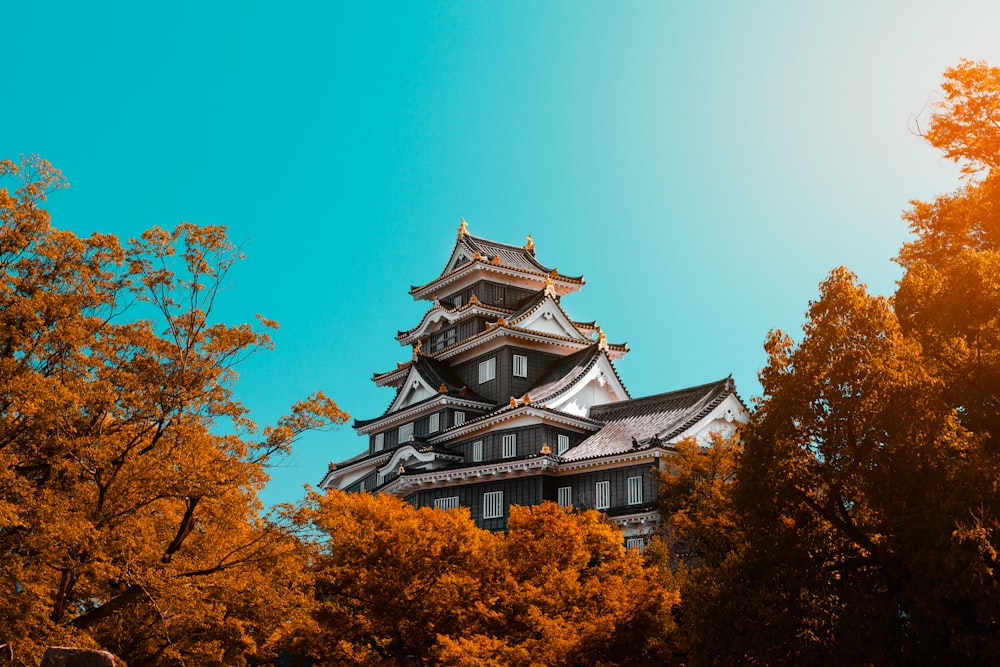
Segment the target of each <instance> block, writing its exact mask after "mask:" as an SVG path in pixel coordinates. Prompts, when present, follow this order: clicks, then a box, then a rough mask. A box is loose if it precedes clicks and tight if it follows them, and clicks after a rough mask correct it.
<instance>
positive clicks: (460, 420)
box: [455, 410, 465, 426]
mask: <svg viewBox="0 0 1000 667" xmlns="http://www.w3.org/2000/svg"><path fill="white" fill-rule="evenodd" d="M464 423H465V413H464V412H462V411H461V410H455V426H461V425H462V424H464Z"/></svg>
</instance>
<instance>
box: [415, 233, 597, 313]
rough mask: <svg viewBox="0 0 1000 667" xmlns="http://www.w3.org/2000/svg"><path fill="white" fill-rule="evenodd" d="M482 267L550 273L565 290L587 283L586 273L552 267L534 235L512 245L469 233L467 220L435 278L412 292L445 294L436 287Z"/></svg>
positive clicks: (541, 275) (535, 275) (534, 275)
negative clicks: (571, 273)
mask: <svg viewBox="0 0 1000 667" xmlns="http://www.w3.org/2000/svg"><path fill="white" fill-rule="evenodd" d="M476 267H478V268H480V269H481V270H485V271H495V272H499V273H506V274H511V275H517V274H528V275H529V276H531V277H532V279H533V280H535V281H539V282H540V281H541V280H543V279H544V278H545V277H546V276H548V277H549V278H550V279H551V280H553V281H554V282H555V283H556V285H557V289H558V290H559V291H560V292H561V293H566V292H570V291H575V290H577V289H579V288H580V285H582V284H583V282H584V281H583V276H564V275H561V274H560V273H559V270H558V269H557V268H554V267H553V268H549V267H547V266H545V265H544V264H542V263H541V262H539V261H538V260H537V259H536V258H535V249H534V243H533V242H531V240H530V237H529V239H528V243H527V244H525V245H524V246H515V245H508V244H506V243H499V242H497V241H491V240H489V239H484V238H481V237H478V236H472V235H471V234H469V232H468V229H467V225H466V222H465V220H464V219H463V220H462V225H461V226H460V227H459V228H458V238H457V239H456V241H455V247H454V248H453V249H452V251H451V255H450V256H449V258H448V261H447V263H446V264H445V266H444V269H443V270H442V271H441V274H440V275H439V276H438V277H437V278H435V279H434V280H432V281H430V282H429V283H426V284H424V285H413V286H411V287H410V294H412V295H413V297H414V298H418V299H424V298H435V296H443V295H442V294H438V292H439V290H438V289H435V288H436V287H438V286H439V285H440V284H447V283H450V282H453V281H454V280H455V279H457V278H458V277H459V274H462V273H464V272H466V271H468V270H470V269H474V268H476Z"/></svg>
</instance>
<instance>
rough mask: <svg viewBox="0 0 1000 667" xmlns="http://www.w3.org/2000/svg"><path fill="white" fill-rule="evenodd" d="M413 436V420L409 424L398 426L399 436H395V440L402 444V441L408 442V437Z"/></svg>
mask: <svg viewBox="0 0 1000 667" xmlns="http://www.w3.org/2000/svg"><path fill="white" fill-rule="evenodd" d="M412 436H413V422H410V423H409V424H403V425H402V426H400V427H399V436H398V437H397V438H396V442H397V443H399V444H403V443H404V442H409V441H410V438H411V437H412Z"/></svg>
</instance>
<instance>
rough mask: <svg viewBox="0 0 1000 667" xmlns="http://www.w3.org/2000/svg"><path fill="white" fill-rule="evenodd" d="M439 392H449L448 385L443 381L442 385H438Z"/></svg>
mask: <svg viewBox="0 0 1000 667" xmlns="http://www.w3.org/2000/svg"><path fill="white" fill-rule="evenodd" d="M438 393H439V394H447V393H448V385H446V384H445V383H444V382H442V383H441V386H440V387H438Z"/></svg>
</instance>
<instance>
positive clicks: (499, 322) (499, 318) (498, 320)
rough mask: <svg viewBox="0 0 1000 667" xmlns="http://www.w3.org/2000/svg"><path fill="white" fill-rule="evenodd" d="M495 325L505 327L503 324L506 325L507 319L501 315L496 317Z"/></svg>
mask: <svg viewBox="0 0 1000 667" xmlns="http://www.w3.org/2000/svg"><path fill="white" fill-rule="evenodd" d="M497 326H498V327H505V326H507V320H505V319H504V318H502V317H498V318H497Z"/></svg>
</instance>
